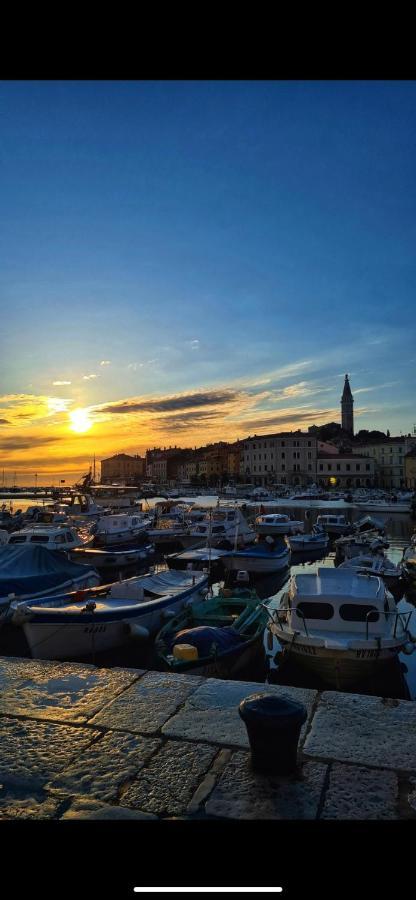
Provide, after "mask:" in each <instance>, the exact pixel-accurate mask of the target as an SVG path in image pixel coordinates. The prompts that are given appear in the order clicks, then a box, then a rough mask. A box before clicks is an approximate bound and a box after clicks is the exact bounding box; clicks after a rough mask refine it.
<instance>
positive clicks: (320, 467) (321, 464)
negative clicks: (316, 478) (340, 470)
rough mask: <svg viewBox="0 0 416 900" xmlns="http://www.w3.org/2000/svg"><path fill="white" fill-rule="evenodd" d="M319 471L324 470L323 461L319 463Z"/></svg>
mask: <svg viewBox="0 0 416 900" xmlns="http://www.w3.org/2000/svg"><path fill="white" fill-rule="evenodd" d="M319 471H320V472H323V471H324V464H323V463H319Z"/></svg>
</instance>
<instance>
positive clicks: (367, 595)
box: [267, 567, 415, 690]
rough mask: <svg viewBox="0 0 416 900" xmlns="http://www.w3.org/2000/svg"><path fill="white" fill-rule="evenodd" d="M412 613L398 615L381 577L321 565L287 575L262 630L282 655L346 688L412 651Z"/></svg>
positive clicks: (328, 681) (326, 681)
mask: <svg viewBox="0 0 416 900" xmlns="http://www.w3.org/2000/svg"><path fill="white" fill-rule="evenodd" d="M412 613H413V610H411V611H410V612H406V613H401V612H398V611H397V609H396V604H395V601H394V598H393V596H392V594H391V593H390V592H389V591H388V590H387V588H386V586H385V584H384V582H383V581H382V579H381V578H379V577H376V576H374V575H360V574H357V573H356V572H355V570H354V569H343V570H340V569H330V568H324V567H320V568H318V570H317V571H316V572H314V573H311V574H309V573H308V574H300V575H295V576H292V578H291V580H290V584H289V589H288V591H287V592H285V593H284V594H283V596H282V598H281V601H280V605H279V607H278V608H277V609H275V610H273V611H270V621H269V622H268V625H267V628H268V629H269V630H270V632H271V634H272V636H273V639H275V640H276V643H277V648H278V649H277V653H281V652H282V648H283V653H284V654H287V653H290V656H291V657H292V658H293V660H296V662H297V663H298V664H299V665H301V666H303V667H306V668H307V669H309V670H310V671H314V672H315V674H316V675H318V676H319V677H320V678H321V679H322V681H323V682H325V683H326V684H328V685H331V686H332V687H335V688H337V689H338V690H345V689H348V688H350V687H351V686H352V685H354V684H358V683H361V682H363V681H365V680H366V679H367V678H369V677H370V676H372V675H374V674H375V673H377V672H378V670H379V669H380V668H382V667H383V666H384V665H386V664H387V663H389V662H390V661H391V660H393V659H394V658H396V657H397V655H398V653H400V652H401V651H402V650H404V651H405V652H407V653H412V652H413V650H414V649H415V643H414V641H415V639H414V638H412V636H411V634H410V631H409V621H410V618H411V616H412Z"/></svg>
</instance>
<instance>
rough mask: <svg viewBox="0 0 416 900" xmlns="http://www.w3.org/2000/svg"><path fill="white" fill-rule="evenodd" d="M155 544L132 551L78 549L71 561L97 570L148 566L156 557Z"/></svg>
mask: <svg viewBox="0 0 416 900" xmlns="http://www.w3.org/2000/svg"><path fill="white" fill-rule="evenodd" d="M155 550H156V548H155V546H154V544H142V546H140V547H134V548H132V549H131V550H100V549H99V548H98V547H95V548H94V547H87V548H86V549H84V548H83V547H78V548H76V549H75V550H71V551H70V554H69V556H70V559H72V561H73V562H76V563H80V565H91V566H94V568H95V569H98V570H100V569H120V568H123V567H124V566H134V565H136V566H137V565H140V564H142V565H143V566H144V565H146V564H147V563H148V562H149V561H150V560H152V559H153V558H154V555H155Z"/></svg>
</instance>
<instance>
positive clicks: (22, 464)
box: [0, 81, 416, 486]
mask: <svg viewBox="0 0 416 900" xmlns="http://www.w3.org/2000/svg"><path fill="white" fill-rule="evenodd" d="M415 99H416V84H415V83H414V82H404V81H395V82H365V81H354V82H351V81H344V82H308V81H280V82H279V81H273V82H268V81H266V82H264V81H263V82H243V81H233V82H212V81H205V82H192V81H186V82H151V81H148V82H140V81H138V82H105V83H104V82H71V81H67V82H62V81H56V82H52V81H50V82H2V83H0V108H1V111H2V119H3V142H2V163H3V165H2V176H1V177H2V183H1V186H2V191H1V201H0V202H1V210H2V219H3V222H6V223H7V226H6V227H4V229H3V230H4V241H3V259H2V273H1V288H0V290H1V295H0V296H1V302H2V307H3V316H4V327H3V329H2V330H3V338H4V340H5V346H4V349H3V354H2V373H1V374H2V386H3V388H2V396H1V398H0V448H1V451H2V458H1V462H0V466H1V468H2V469H4V470H5V473H7V479H8V480H9V479H10V478H11V477H13V475H14V472H16V475H17V483H19V482H20V483H22V481H21V479H23V478H24V479H29V478H30V476H31V475H32V478H34V477H35V473H36V476H37V483H38V485H39V486H41V484H46V483H49V484H50V483H52V481H51V478H52V476H54V478H55V481H56V480H61V479H65V480H67V479H68V480H69V479H70V478H73V479H74V480H78V479H79V477H80V476H81V475H82V474H83V473H84V472H85V471H86V470H87V469H88V468H89V466H90V464H91V462H92V459H93V456H94V453H95V454H96V456H97V458H100V459H102V458H107V457H109V456H111V455H113V454H115V453H117V452H123V453H128V454H131V455H134V454H137V453H138V454H140V455H141V456H143V455H144V452H145V450H146V449H147V448H149V447H152V446H163V445H166V446H168V445H173V444H177V445H179V446H180V445H182V446H186V447H194V446H203V445H205V444H208V443H214V442H216V441H218V440H225V441H228V442H231V441H234V440H237V439H238V438H240V439H244V438H245V437H247V436H248V435H249V434H253V433H254V432H257V433H258V434H259V435H260V434H267V433H275V432H279V431H283V430H289V431H290V430H292V431H294V430H296V429H301V430H303V431H307V429H308V427H309V426H311V425H314V424H316V425H323V424H325V423H328V422H331V421H335V422H340V420H341V407H340V400H341V393H342V388H343V379H344V376H345V372H347V371H348V373H349V377H350V383H351V390H352V394H353V397H354V400H355V403H354V420H355V431H359V430H360V429H367V430H380V431H382V432H386V431H387V430H389V431H390V433H391V434H392V435H398V434H400V432H403V437H404V436H405V435H407V434H409V433H410V434H412V433H413V429H414V426H415V421H416V410H415V405H414V378H413V369H414V364H415V361H416V355H415V349H414V347H415V334H414V328H412V323H413V322H414V311H413V308H414V285H415V274H416V269H415V260H414V238H415V223H416V217H415V205H416V204H415V201H416V190H415V188H416V185H415V177H414V157H415V149H416V148H415V137H416V127H415V126H416V112H415V111H416V105H415ZM6 311H7V319H6V318H5V312H6ZM409 323H410V324H409Z"/></svg>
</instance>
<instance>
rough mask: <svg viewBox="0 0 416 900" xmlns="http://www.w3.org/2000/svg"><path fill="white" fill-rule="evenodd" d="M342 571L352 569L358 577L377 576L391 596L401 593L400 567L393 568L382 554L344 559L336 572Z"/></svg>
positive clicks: (391, 563)
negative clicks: (390, 592)
mask: <svg viewBox="0 0 416 900" xmlns="http://www.w3.org/2000/svg"><path fill="white" fill-rule="evenodd" d="M342 569H354V570H355V571H356V572H357V573H359V574H360V575H378V576H379V577H380V578H382V579H383V581H384V582H385V584H386V585H387V587H388V588H389V590H390V591H392V593H393V594H397V593H403V591H402V590H401V583H402V580H403V573H402V568H401V566H395V564H394V562H392V561H391V559H389V558H388V557H387V556H386V555H385V554H384V553H383V552H381V553H380V552H379V553H374V554H371V553H368V554H365V553H362V554H360V556H355V557H353V558H352V559H346V560H345V562H343V563H341V565H340V566H339V567H338V571H341V570H342Z"/></svg>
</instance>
